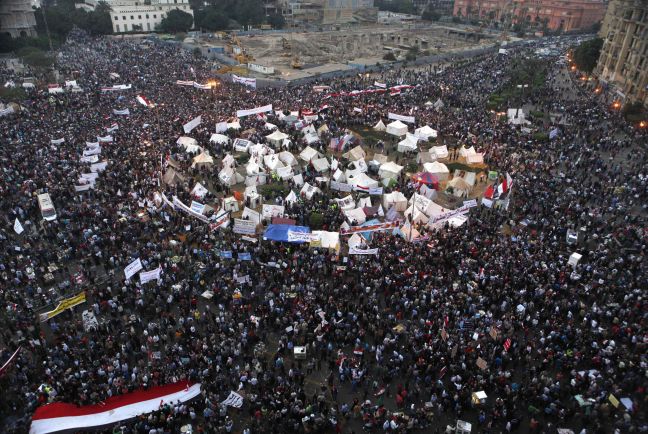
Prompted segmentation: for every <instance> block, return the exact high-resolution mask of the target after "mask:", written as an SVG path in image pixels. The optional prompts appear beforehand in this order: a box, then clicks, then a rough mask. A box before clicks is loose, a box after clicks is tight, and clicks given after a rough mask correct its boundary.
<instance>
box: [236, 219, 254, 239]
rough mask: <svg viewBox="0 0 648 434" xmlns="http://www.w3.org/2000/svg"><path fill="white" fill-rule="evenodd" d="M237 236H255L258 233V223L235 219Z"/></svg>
mask: <svg viewBox="0 0 648 434" xmlns="http://www.w3.org/2000/svg"><path fill="white" fill-rule="evenodd" d="M232 230H233V231H234V233H235V234H243V235H254V234H255V233H256V222H254V221H252V220H243V219H234V228H233V229H232Z"/></svg>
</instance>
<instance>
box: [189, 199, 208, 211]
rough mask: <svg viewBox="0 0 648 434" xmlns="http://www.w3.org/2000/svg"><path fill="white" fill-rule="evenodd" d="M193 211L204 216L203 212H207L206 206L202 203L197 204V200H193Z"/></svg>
mask: <svg viewBox="0 0 648 434" xmlns="http://www.w3.org/2000/svg"><path fill="white" fill-rule="evenodd" d="M191 210H192V211H193V212H195V213H197V214H202V213H203V211H205V205H204V204H202V203H200V202H196V201H195V200H192V201H191Z"/></svg>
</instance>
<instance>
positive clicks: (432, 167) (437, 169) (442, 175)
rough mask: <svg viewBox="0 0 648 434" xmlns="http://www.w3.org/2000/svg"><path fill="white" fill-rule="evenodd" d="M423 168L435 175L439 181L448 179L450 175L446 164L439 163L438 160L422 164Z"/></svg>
mask: <svg viewBox="0 0 648 434" xmlns="http://www.w3.org/2000/svg"><path fill="white" fill-rule="evenodd" d="M423 170H425V171H426V172H430V173H431V174H433V175H436V177H437V178H438V179H439V180H441V181H445V180H446V179H448V176H450V170H449V169H448V166H446V165H445V164H443V163H439V162H438V161H435V162H433V163H425V164H423Z"/></svg>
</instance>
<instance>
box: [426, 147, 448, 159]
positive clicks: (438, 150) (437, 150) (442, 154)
mask: <svg viewBox="0 0 648 434" xmlns="http://www.w3.org/2000/svg"><path fill="white" fill-rule="evenodd" d="M430 153H431V154H432V153H433V154H434V155H435V156H436V158H437V160H441V159H442V158H448V155H449V154H448V147H447V146H446V145H442V146H433V147H432V148H431V149H430Z"/></svg>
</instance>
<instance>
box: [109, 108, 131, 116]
mask: <svg viewBox="0 0 648 434" xmlns="http://www.w3.org/2000/svg"><path fill="white" fill-rule="evenodd" d="M113 114H114V115H118V116H128V115H129V114H130V110H129V109H124V110H115V109H113Z"/></svg>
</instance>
